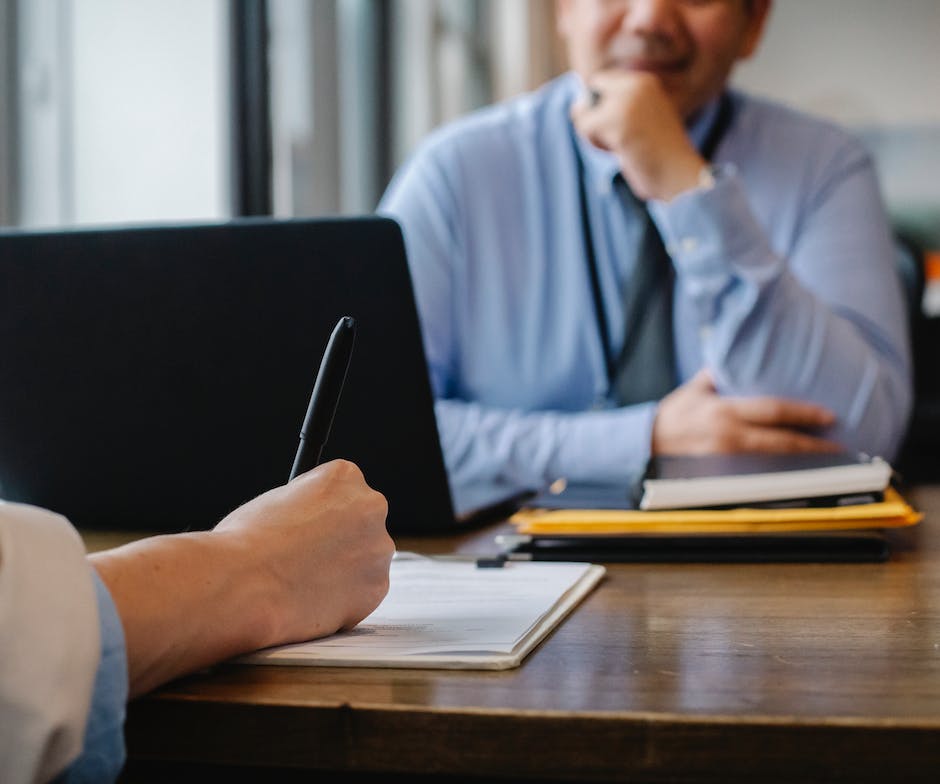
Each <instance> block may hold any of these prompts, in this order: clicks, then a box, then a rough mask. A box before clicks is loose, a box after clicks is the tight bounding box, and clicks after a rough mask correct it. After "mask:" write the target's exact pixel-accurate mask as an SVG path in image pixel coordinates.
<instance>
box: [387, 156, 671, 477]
mask: <svg viewBox="0 0 940 784" xmlns="http://www.w3.org/2000/svg"><path fill="white" fill-rule="evenodd" d="M492 176H493V177H494V178H498V173H493V174H492ZM485 197H486V196H485V194H483V195H481V196H480V198H485ZM458 201H459V200H458V198H457V196H456V194H455V192H454V189H453V184H452V183H451V182H450V181H449V179H448V177H447V176H446V174H445V173H444V171H443V168H442V167H441V166H440V165H439V163H438V162H437V161H436V160H435V157H434V156H433V155H432V154H431V153H430V152H429V151H428V149H427V148H424V149H423V150H422V151H421V152H419V153H418V154H417V155H416V156H415V157H414V158H413V159H412V160H411V161H410V162H409V163H408V164H406V166H405V167H404V168H403V169H402V170H400V171H399V173H398V174H397V175H396V177H395V179H394V180H393V181H392V184H391V185H390V187H389V189H388V191H387V193H386V194H385V196H384V198H383V199H382V203H381V204H380V205H379V208H378V212H379V213H380V214H384V215H387V216H389V217H391V218H394V219H395V220H397V221H398V222H399V224H400V225H401V227H402V231H403V235H404V239H405V247H406V250H407V254H408V263H409V267H410V270H411V277H412V283H413V286H414V292H415V299H416V304H417V308H418V315H419V317H420V322H421V327H422V332H423V337H424V346H425V354H426V357H427V362H428V368H429V373H430V377H431V386H432V391H433V393H434V396H435V398H436V400H437V403H436V407H435V412H436V416H437V424H438V429H439V431H440V437H441V445H442V448H443V453H444V459H445V462H446V465H447V470H448V475H449V477H450V481H451V483H452V484H453V485H456V486H460V485H466V484H470V483H474V482H481V481H490V480H494V479H499V480H502V481H506V482H510V483H513V484H515V485H518V486H520V487H528V488H539V487H542V486H543V485H545V484H547V483H548V482H551V481H552V480H554V479H557V478H559V477H565V478H567V479H569V480H572V481H594V482H625V481H627V480H628V479H630V478H631V477H632V476H634V475H635V474H637V473H639V472H641V471H642V470H643V469H644V467H645V465H646V461H647V459H648V457H649V451H650V439H651V434H652V426H653V420H654V418H655V412H656V404H642V405H638V406H631V407H628V408H621V409H614V410H599V411H544V410H526V409H523V408H515V409H507V408H500V407H497V406H492V405H486V404H483V403H480V402H479V401H474V400H464V399H461V398H460V397H459V395H458V394H457V393H456V388H457V386H458V375H459V363H460V355H461V351H466V350H469V346H468V343H469V342H470V341H474V340H478V339H479V338H478V337H477V336H475V335H474V334H461V333H460V332H459V329H458V325H457V324H456V323H455V320H454V316H453V314H454V312H455V309H456V304H455V297H458V296H462V297H486V296H487V291H485V290H472V291H457V290H456V288H457V286H456V284H455V282H454V281H455V266H456V265H460V264H464V263H467V264H469V263H471V262H470V261H467V260H465V259H464V258H463V254H464V252H465V249H466V247H467V246H468V244H469V241H468V240H467V238H466V237H465V233H466V232H468V231H470V230H471V229H470V228H469V227H466V226H465V225H464V219H463V213H462V211H461V209H460V207H459V204H458ZM474 230H475V231H479V229H477V228H476V227H474ZM477 239H479V238H477ZM518 296H519V297H520V298H522V297H523V292H520V293H519V295H518ZM561 315H562V317H564V318H568V319H571V320H572V321H575V320H577V319H578V318H580V317H579V316H573V315H571V314H570V313H565V314H561ZM522 318H524V316H523V315H522V310H521V309H520V315H519V319H522ZM471 328H472V327H471ZM524 328H525V325H524V324H522V323H520V324H519V329H524ZM544 350H545V351H548V350H549V348H548V347H545V349H544ZM489 372H490V373H491V374H493V375H494V376H499V374H500V373H501V372H502V371H501V368H500V367H499V366H498V365H496V364H494V365H493V366H492V367H491V368H490V369H489Z"/></svg>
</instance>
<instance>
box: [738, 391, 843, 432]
mask: <svg viewBox="0 0 940 784" xmlns="http://www.w3.org/2000/svg"><path fill="white" fill-rule="evenodd" d="M725 403H726V405H728V406H729V407H730V409H731V411H732V412H733V413H734V415H735V416H737V417H738V418H739V419H741V420H742V421H744V422H748V423H751V424H754V425H766V426H769V427H808V428H821V427H829V426H830V425H832V424H833V423H834V422H835V416H834V415H833V413H832V412H831V411H829V410H828V409H826V408H823V407H822V406H818V405H816V404H815V403H805V402H803V401H800V400H790V399H787V398H779V397H751V398H725Z"/></svg>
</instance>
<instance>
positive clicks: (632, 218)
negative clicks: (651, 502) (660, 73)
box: [379, 74, 911, 486]
mask: <svg viewBox="0 0 940 784" xmlns="http://www.w3.org/2000/svg"><path fill="white" fill-rule="evenodd" d="M582 89H583V88H582V86H581V82H580V80H579V79H578V78H577V77H576V76H575V75H573V74H568V75H565V76H563V77H560V78H559V79H556V80H555V81H553V82H551V83H549V84H547V85H546V86H544V87H543V88H542V89H540V90H538V91H537V92H535V93H531V94H528V95H525V96H523V97H520V98H518V99H515V100H513V101H510V102H508V103H505V104H501V105H498V106H494V107H490V108H488V109H484V110H482V111H479V112H476V113H474V114H472V115H470V116H469V117H467V118H464V119H462V120H460V121H458V122H456V123H454V124H452V125H450V126H447V127H445V128H443V129H441V130H439V131H437V132H435V133H434V134H432V135H431V136H430V137H429V138H428V139H427V140H426V141H425V142H424V143H423V144H422V146H421V147H420V148H419V150H418V151H417V152H416V154H415V155H414V156H413V157H412V159H411V160H410V161H409V162H408V163H407V164H406V165H405V166H404V167H403V168H402V170H401V171H400V172H399V173H398V174H397V175H396V177H395V179H394V180H393V182H392V184H391V185H390V186H389V189H388V192H387V193H386V195H385V197H384V198H383V201H382V203H381V205H380V206H379V211H380V212H381V213H383V214H386V215H389V216H391V217H393V218H395V219H397V220H398V221H399V223H400V224H401V226H402V229H403V233H404V237H405V244H406V248H407V252H408V258H409V264H410V267H411V274H412V279H413V283H414V288H415V296H416V300H417V305H418V310H419V315H420V318H421V322H422V327H423V331H424V340H425V349H426V352H427V358H428V364H429V368H430V374H431V382H432V386H433V389H434V393H435V396H436V398H437V403H436V412H437V418H438V424H439V427H440V431H441V440H442V445H443V448H444V454H445V459H446V461H447V465H448V469H449V471H450V474H451V480H452V481H453V482H454V483H455V484H462V483H465V482H471V481H480V480H488V479H494V478H502V479H504V480H509V481H513V482H518V483H521V484H524V485H529V486H538V485H541V484H543V483H544V482H546V481H550V480H552V479H554V478H557V477H561V476H563V477H567V478H569V479H574V480H595V481H623V480H624V479H626V478H627V477H628V476H629V475H631V474H633V473H635V472H637V471H640V470H642V468H643V466H644V465H645V462H646V460H647V458H648V456H649V451H650V439H651V431H652V425H653V420H654V417H655V413H656V405H657V404H656V403H645V404H640V405H635V406H628V407H624V408H611V407H610V406H609V405H606V403H605V401H606V400H608V398H609V389H608V379H607V374H606V370H605V364H604V357H603V349H602V345H601V340H600V337H599V335H598V330H597V325H596V321H595V317H594V310H593V308H594V306H593V303H592V297H591V287H590V281H589V273H588V270H587V263H586V258H585V250H584V237H583V230H582V225H581V219H580V209H579V203H578V180H577V176H578V175H577V165H576V158H575V144H577V145H578V148H579V150H580V154H581V155H582V158H583V160H584V166H585V179H586V185H587V197H588V212H589V215H590V223H591V229H592V235H593V238H594V245H595V252H596V256H597V263H598V267H599V272H600V282H601V288H602V296H603V298H604V303H605V310H606V316H607V319H608V322H609V323H608V326H609V333H610V335H611V337H612V338H613V340H614V342H615V345H614V346H613V348H614V350H615V351H616V350H617V349H618V347H619V346H618V345H617V344H618V343H620V342H622V340H623V331H624V314H623V305H622V301H621V293H620V292H621V286H622V285H623V284H624V283H625V282H626V281H627V280H628V279H629V275H630V271H631V270H632V267H633V265H634V264H635V263H636V259H635V258H634V255H633V254H634V249H635V247H636V244H637V236H638V232H639V230H640V227H639V224H638V221H637V218H636V215H635V213H631V212H630V211H628V210H625V209H624V205H623V203H622V201H621V199H620V198H619V197H618V195H617V193H616V192H615V191H614V189H613V188H612V184H613V179H614V177H615V175H616V174H617V172H618V165H617V161H616V159H615V158H614V156H612V155H611V154H609V153H606V152H603V151H601V150H598V149H596V148H594V147H592V146H591V145H590V144H588V143H587V142H585V141H584V140H582V139H579V138H576V137H575V136H574V135H573V130H572V127H571V122H570V120H569V108H570V106H571V103H572V101H573V100H574V99H575V98H576V96H577V95H578V94H579V92H580V91H581V90H582ZM731 97H732V102H733V110H734V119H733V122H732V125H731V128H730V129H729V131H728V133H727V134H726V136H725V137H724V140H723V142H722V143H721V145H720V146H719V147H718V150H717V152H716V154H715V156H714V162H715V163H716V164H719V167H718V170H719V172H720V173H719V176H718V178H717V181H716V183H715V185H714V186H713V187H711V188H707V189H706V188H701V189H696V190H693V191H689V192H687V193H684V194H682V195H680V196H678V197H677V198H675V199H673V200H672V201H670V202H668V203H666V202H650V203H649V205H648V206H649V210H650V213H651V215H652V217H653V220H654V221H655V222H656V225H657V227H658V228H659V231H660V234H661V235H662V237H663V240H664V242H665V243H666V247H667V249H668V250H669V252H670V255H671V257H672V260H673V264H674V267H675V270H676V286H675V294H674V297H675V298H674V306H673V319H674V337H675V346H676V362H677V365H678V367H677V368H676V371H677V376H678V378H679V379H680V380H681V381H685V380H688V379H689V378H690V377H691V376H692V375H694V374H695V372H696V371H697V370H698V369H700V368H701V367H703V366H707V367H708V368H709V369H710V371H711V373H712V375H713V377H714V378H715V381H716V384H717V386H718V389H719V391H720V392H721V393H722V394H724V395H774V396H782V397H789V398H797V399H802V400H809V401H813V402H816V403H819V404H821V405H823V406H826V407H827V408H829V409H831V410H832V411H833V412H834V413H835V414H836V416H837V418H838V419H837V422H836V424H835V425H834V426H833V427H832V429H831V432H829V433H826V434H825V435H827V436H828V437H830V438H833V439H836V440H838V441H839V442H841V443H842V444H844V445H845V446H846V447H847V448H849V449H855V450H863V451H866V452H869V453H872V454H879V455H883V456H885V457H888V458H890V457H892V456H893V454H894V452H895V450H896V449H897V447H898V443H899V441H900V439H901V437H902V435H903V432H904V428H905V425H906V422H907V417H908V414H909V411H910V406H911V386H910V359H909V348H908V342H907V334H906V323H907V322H906V316H905V310H904V303H903V299H902V292H901V286H900V282H899V279H898V276H897V274H896V271H895V269H894V262H893V259H894V255H893V246H892V239H891V234H890V230H889V225H888V221H887V218H886V215H885V211H884V207H883V205H882V202H881V198H880V195H879V191H878V186H877V182H876V179H875V174H874V171H873V168H872V164H871V160H870V158H869V156H868V154H867V153H866V151H865V150H864V149H863V148H862V147H861V145H860V144H859V143H858V142H857V141H855V140H854V139H853V138H852V137H850V136H849V135H847V134H846V133H844V132H843V131H841V130H839V129H838V128H836V127H833V126H831V125H829V124H827V123H824V122H822V121H819V120H816V119H812V118H809V117H807V116H804V115H802V114H799V113H797V112H794V111H792V110H789V109H786V108H783V107H781V106H778V105H775V104H773V103H770V102H767V101H763V100H758V99H755V98H753V97H749V96H746V95H743V94H739V93H732V96H731ZM714 111H715V107H714V105H712V106H709V107H706V109H705V110H703V112H701V113H700V116H699V117H698V118H696V119H695V120H694V121H693V123H692V125H691V127H690V130H689V132H690V136H691V137H692V139H693V140H694V141H700V140H701V138H700V137H701V136H702V134H703V133H705V131H706V129H707V127H708V125H709V123H710V117H711V115H712V114H713V113H714Z"/></svg>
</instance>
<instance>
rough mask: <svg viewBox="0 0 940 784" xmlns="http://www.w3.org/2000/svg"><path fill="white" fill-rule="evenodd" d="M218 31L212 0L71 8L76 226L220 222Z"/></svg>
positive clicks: (116, 1)
mask: <svg viewBox="0 0 940 784" xmlns="http://www.w3.org/2000/svg"><path fill="white" fill-rule="evenodd" d="M224 21H225V14H224V8H223V3H222V2H221V0H133V2H127V1H126V0H81V2H79V3H75V4H74V6H73V17H72V23H73V38H72V40H73V56H74V60H73V62H74V72H73V74H72V86H73V104H72V105H73V115H72V123H73V125H72V129H73V132H74V137H73V138H74V145H75V146H74V161H75V170H74V171H75V174H74V178H75V179H74V186H75V200H74V204H75V220H76V221H78V222H88V221H92V222H94V221H100V220H106V221H115V220H117V221H123V220H138V219H144V220H161V219H175V218H196V217H205V218H213V217H221V216H223V215H225V214H226V212H227V211H228V206H229V205H228V197H227V189H226V187H225V185H226V178H225V171H226V169H227V150H228V147H227V143H226V136H227V135H226V128H225V120H226V101H225V96H226V91H227V88H226V83H227V82H226V75H225V71H224V65H225V57H226V51H225V38H224V33H225V29H224Z"/></svg>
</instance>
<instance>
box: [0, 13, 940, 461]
mask: <svg viewBox="0 0 940 784" xmlns="http://www.w3.org/2000/svg"><path fill="white" fill-rule="evenodd" d="M938 40H940V2H937V0H893V2H889V3H886V2H884V1H883V0H852V1H851V2H846V0H778V2H777V3H776V4H775V7H774V10H773V13H772V15H771V19H770V24H769V28H768V31H767V36H766V39H765V41H764V44H763V46H762V48H761V50H760V51H759V52H758V55H757V57H756V58H755V59H754V60H753V61H750V62H748V63H746V64H744V65H743V66H742V67H741V68H740V70H739V72H738V76H737V78H736V82H737V84H738V85H739V86H740V87H742V88H744V89H747V90H749V91H752V92H754V93H759V94H763V95H767V96H770V97H772V98H776V99H779V100H782V101H784V102H786V103H789V104H791V105H793V106H796V107H798V108H802V109H806V110H809V111H811V112H814V113H817V114H821V115H824V116H827V117H830V118H832V119H834V120H836V121H839V122H841V123H843V124H845V125H848V126H850V127H851V128H852V129H854V130H855V131H856V132H857V133H858V134H860V135H861V136H862V137H863V138H864V139H865V140H866V142H867V143H868V144H869V146H870V148H871V149H872V152H873V153H874V155H875V158H876V161H877V165H878V168H879V172H880V175H881V179H882V186H883V190H884V193H885V197H886V199H887V202H888V205H889V209H890V211H891V215H892V218H893V220H894V222H895V226H896V228H897V229H898V231H899V234H900V235H901V237H902V238H903V240H904V241H905V242H906V243H908V244H909V245H910V246H911V247H912V248H913V251H914V258H915V260H916V266H915V268H914V269H915V277H914V280H913V284H912V285H913V291H914V296H915V297H916V301H917V302H918V303H921V305H920V307H918V308H915V311H916V312H914V313H913V314H912V318H913V319H915V320H918V321H920V322H923V323H920V324H918V325H916V330H915V350H917V351H918V353H919V355H921V356H920V359H919V362H918V365H919V371H918V372H919V373H920V375H921V378H919V380H918V386H919V390H920V392H921V393H922V394H920V395H919V397H920V398H921V399H922V400H928V401H929V400H930V399H934V398H935V399H936V400H938V401H940V372H938V371H931V372H930V373H927V372H926V371H925V370H924V368H925V367H926V365H927V364H928V362H926V361H925V360H924V355H925V354H926V355H928V357H927V358H928V359H930V362H929V364H930V365H931V367H932V365H933V364H936V363H935V362H933V361H932V354H933V351H934V349H933V347H934V346H935V345H936V342H937V340H940V327H938V326H937V325H938V324H940V319H936V318H935V317H937V316H938V315H940V256H938V255H937V250H938V249H940V185H938V182H940V97H938V91H937V88H936V82H937V74H938V73H940V46H938V45H937V42H938ZM563 69H564V57H563V53H562V51H561V47H560V45H559V43H558V40H557V37H556V34H555V28H554V3H553V1H552V0H132V2H128V0H0V225H4V226H24V227H34V226H41V227H49V226H71V225H81V224H95V223H123V222H153V221H181V220H183V221H188V220H205V219H211V220H215V219H226V218H229V217H233V216H240V215H267V214H273V215H277V216H282V217H288V216H316V215H326V214H344V213H362V212H370V211H372V210H373V209H374V207H375V205H376V203H377V201H378V199H379V198H380V196H381V194H382V192H383V190H384V188H385V186H386V185H387V183H388V180H389V178H390V177H391V175H392V173H393V172H394V170H395V168H396V167H397V166H398V165H399V164H400V163H401V162H402V160H403V159H404V158H405V157H406V156H407V155H408V153H409V151H410V150H411V149H412V148H413V147H414V145H415V144H416V143H417V141H418V140H419V139H420V138H421V137H422V136H423V135H424V134H425V133H427V132H428V131H429V130H431V129H432V128H434V127H435V126H437V125H439V124H440V123H442V122H446V121H447V120H449V119H452V118H454V117H457V116H458V115H460V114H462V113H464V112H467V111H469V110H472V109H474V108H476V107H478V106H481V105H484V104H486V103H489V102H492V101H496V100H502V99H505V98H507V97H510V96H512V95H515V94H518V93H519V92H522V91H524V90H527V89H531V88H532V87H534V86H536V85H538V84H540V83H541V82H543V81H544V80H546V79H548V78H550V77H552V76H554V75H556V74H557V73H559V72H561V71H562V70H563ZM925 389H926V390H927V392H926V393H924V390H925ZM935 409H936V410H935V411H933V413H932V414H931V415H930V416H931V417H933V419H935V420H936V421H935V423H934V425H932V427H935V429H936V430H937V433H938V435H940V402H938V403H937V405H936V406H935ZM931 421H933V420H931ZM938 461H940V457H938ZM938 466H940V462H938Z"/></svg>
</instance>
